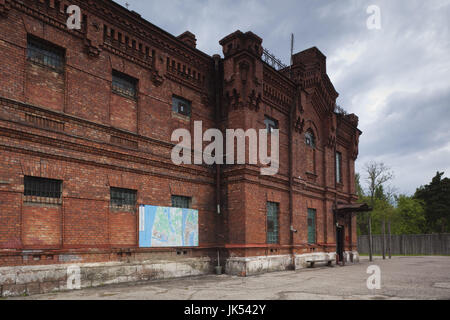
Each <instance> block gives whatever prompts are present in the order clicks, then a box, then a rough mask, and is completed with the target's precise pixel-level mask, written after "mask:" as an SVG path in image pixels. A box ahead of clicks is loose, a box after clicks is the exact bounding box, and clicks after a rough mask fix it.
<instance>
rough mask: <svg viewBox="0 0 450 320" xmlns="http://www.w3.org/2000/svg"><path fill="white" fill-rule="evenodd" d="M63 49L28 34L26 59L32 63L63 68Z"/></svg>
mask: <svg viewBox="0 0 450 320" xmlns="http://www.w3.org/2000/svg"><path fill="white" fill-rule="evenodd" d="M64 58H65V50H64V49H63V48H60V47H58V46H56V45H54V44H51V43H50V42H47V41H45V40H41V39H38V38H34V37H31V36H28V41H27V59H28V60H29V61H31V62H33V63H37V64H39V65H42V66H45V67H48V68H51V69H54V70H56V71H63V70H64Z"/></svg>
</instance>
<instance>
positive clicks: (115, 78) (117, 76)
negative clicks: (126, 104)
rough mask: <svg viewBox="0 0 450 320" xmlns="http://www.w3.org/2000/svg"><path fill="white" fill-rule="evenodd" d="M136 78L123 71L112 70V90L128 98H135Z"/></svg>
mask: <svg viewBox="0 0 450 320" xmlns="http://www.w3.org/2000/svg"><path fill="white" fill-rule="evenodd" d="M137 83H138V80H137V79H135V78H133V77H130V76H128V75H126V74H124V73H121V72H118V71H115V70H113V73H112V90H113V92H115V93H118V94H120V95H124V96H127V97H130V98H136V91H137V90H136V87H137Z"/></svg>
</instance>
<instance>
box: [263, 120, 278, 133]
mask: <svg viewBox="0 0 450 320" xmlns="http://www.w3.org/2000/svg"><path fill="white" fill-rule="evenodd" d="M264 124H265V125H266V129H267V132H269V133H271V132H273V130H275V129H278V121H277V120H275V119H273V118H271V117H269V116H265V118H264Z"/></svg>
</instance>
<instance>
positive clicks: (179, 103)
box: [172, 96, 192, 117]
mask: <svg viewBox="0 0 450 320" xmlns="http://www.w3.org/2000/svg"><path fill="white" fill-rule="evenodd" d="M191 109H192V104H191V102H190V101H188V100H186V99H183V98H180V97H177V96H173V97H172V111H174V112H177V113H179V114H182V115H184V116H187V117H190V116H191Z"/></svg>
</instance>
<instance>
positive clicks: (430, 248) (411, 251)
mask: <svg viewBox="0 0 450 320" xmlns="http://www.w3.org/2000/svg"><path fill="white" fill-rule="evenodd" d="M372 238H373V243H372V248H373V254H375V255H381V254H382V248H383V247H382V246H383V235H373V236H372ZM388 245H389V236H388V235H387V234H386V255H387V254H388ZM358 251H359V253H362V254H368V253H369V236H359V237H358ZM391 253H392V254H400V255H450V234H415V235H391Z"/></svg>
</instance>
